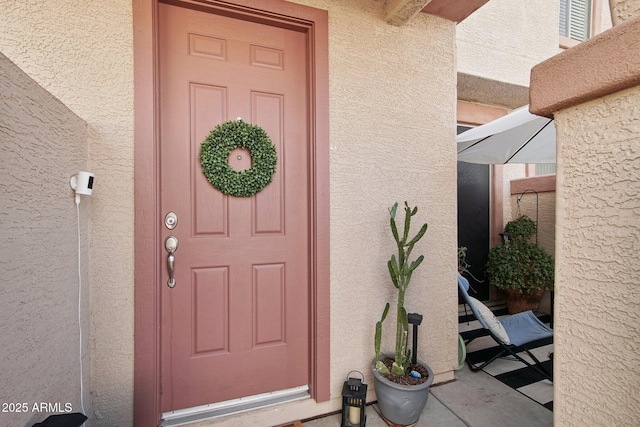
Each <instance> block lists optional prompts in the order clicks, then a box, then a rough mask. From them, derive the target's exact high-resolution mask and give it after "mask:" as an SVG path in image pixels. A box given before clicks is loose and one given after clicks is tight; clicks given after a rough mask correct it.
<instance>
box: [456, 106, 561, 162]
mask: <svg viewBox="0 0 640 427" xmlns="http://www.w3.org/2000/svg"><path fill="white" fill-rule="evenodd" d="M457 142H458V161H461V162H467V163H480V164H489V165H491V164H504V163H555V162H556V127H555V125H554V124H553V120H552V119H549V118H546V117H540V116H536V115H534V114H531V113H530V112H529V106H528V105H526V106H524V107H522V108H519V109H517V110H515V111H513V112H512V113H510V114H507V115H506V116H503V117H500V118H499V119H496V120H494V121H492V122H489V123H487V124H484V125H482V126H478V127H475V128H472V129H469V130H468V131H466V132H462V133H461V134H460V135H458V138H457Z"/></svg>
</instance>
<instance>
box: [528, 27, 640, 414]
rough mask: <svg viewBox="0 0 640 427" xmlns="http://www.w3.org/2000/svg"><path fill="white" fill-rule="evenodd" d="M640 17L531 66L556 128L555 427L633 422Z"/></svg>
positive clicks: (639, 317) (638, 345) (534, 104)
mask: <svg viewBox="0 0 640 427" xmlns="http://www.w3.org/2000/svg"><path fill="white" fill-rule="evenodd" d="M639 46H640V20H638V19H637V18H633V19H631V20H629V21H627V22H625V23H623V24H620V25H618V26H616V27H614V28H613V29H612V30H609V31H608V32H605V33H603V34H601V35H600V36H597V37H596V38H594V39H591V40H589V41H587V42H584V43H583V44H581V45H579V46H577V47H574V48H571V49H569V50H567V51H565V52H564V53H562V54H561V55H558V56H557V57H555V58H552V59H550V60H549V61H547V62H545V63H542V64H540V65H539V66H537V67H535V68H534V69H533V71H532V76H531V94H530V95H531V111H532V112H533V113H536V114H544V115H553V116H554V117H555V121H556V128H557V139H558V140H557V142H558V143H557V212H556V288H555V289H556V298H555V304H556V305H555V324H554V326H555V357H554V363H555V366H554V424H555V425H559V426H586V425H600V426H604V425H608V426H613V425H635V424H637V422H638V419H640V373H639V371H638V362H640V356H639V354H640V329H638V325H639V324H640V282H639V281H638V277H640V262H639V261H640V259H639V255H638V254H639V253H640V202H639V201H638V194H640V86H638V84H639V82H640V80H639V79H640V62H639V61H638V54H637V53H638V47H639Z"/></svg>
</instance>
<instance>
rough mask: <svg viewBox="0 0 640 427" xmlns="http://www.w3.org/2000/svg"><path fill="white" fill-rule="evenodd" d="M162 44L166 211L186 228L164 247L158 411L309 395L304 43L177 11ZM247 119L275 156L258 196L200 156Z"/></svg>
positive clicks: (163, 17)
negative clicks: (226, 128) (238, 188)
mask: <svg viewBox="0 0 640 427" xmlns="http://www.w3.org/2000/svg"><path fill="white" fill-rule="evenodd" d="M158 33H159V39H158V45H159V70H160V75H159V79H160V152H159V157H160V199H161V200H160V206H161V214H162V217H164V216H165V215H166V214H167V213H168V212H174V213H175V214H176V216H177V221H178V222H177V226H176V227H175V228H174V229H172V230H171V229H168V228H167V227H166V226H165V224H164V222H163V224H162V226H161V229H162V239H161V240H162V241H163V242H164V240H165V238H167V237H168V236H170V235H172V236H175V237H176V238H177V240H178V248H177V250H176V252H175V254H174V256H175V279H176V283H175V287H174V288H169V287H168V286H166V284H165V283H166V281H167V279H168V273H167V264H166V261H165V260H163V262H162V264H161V265H162V268H163V276H162V277H163V285H162V293H161V298H162V303H161V307H162V330H161V341H162V343H161V345H162V353H161V375H162V379H161V381H162V398H161V406H162V407H161V410H162V411H163V412H167V411H172V410H175V409H182V408H189V407H194V406H199V405H203V404H208V403H213V402H220V401H225V400H229V399H234V398H238V397H243V396H249V395H254V394H258V393H264V392H269V391H275V390H281V389H287V388H292V387H296V386H300V385H306V384H308V382H309V274H310V273H309V258H310V250H309V209H310V203H309V194H308V192H309V190H308V188H309V185H308V181H309V173H308V172H309V171H308V164H309V151H308V150H309V141H308V138H309V131H308V120H309V118H308V114H309V113H308V102H307V96H308V95H307V92H308V90H307V89H308V84H309V83H308V75H307V64H306V58H307V52H306V49H307V47H306V41H305V35H304V34H303V33H301V32H296V31H292V30H287V29H283V28H276V27H273V26H269V25H265V24H260V23H256V22H248V21H243V20H239V19H234V18H230V17H225V16H218V15H215V14H212V13H208V12H206V11H199V10H190V9H186V8H181V7H177V6H173V5H167V4H160V8H159V17H158ZM237 117H241V118H242V119H243V120H244V121H246V122H249V123H253V124H257V125H259V126H261V127H262V128H263V129H264V130H265V131H266V132H267V134H268V135H269V136H270V138H271V140H272V141H273V143H274V144H275V145H276V149H277V154H278V163H277V171H276V174H275V176H274V179H273V181H272V183H271V184H269V185H268V186H267V187H266V188H265V189H264V190H263V191H261V192H260V193H258V194H257V195H255V196H253V197H250V198H237V197H231V196H227V195H224V194H222V193H221V192H220V191H218V190H217V189H215V188H213V187H212V186H211V184H209V182H208V181H207V180H206V178H205V176H204V175H203V173H202V169H201V167H200V162H199V158H198V154H199V150H200V144H201V142H202V141H203V140H204V139H205V137H206V136H207V135H208V134H209V132H210V131H211V130H212V129H213V128H214V127H215V126H216V125H217V124H219V123H222V122H224V121H226V120H235V119H236V118H237ZM236 154H238V155H241V156H244V160H243V161H244V162H246V161H247V158H246V153H236ZM236 154H234V156H233V160H236V159H237V158H236ZM231 164H232V166H233V163H231ZM248 164H249V165H250V163H248ZM245 166H246V164H245ZM238 167H239V166H238ZM161 253H162V256H163V257H164V258H165V259H166V257H167V255H168V254H167V252H165V251H164V248H163V249H162V251H161Z"/></svg>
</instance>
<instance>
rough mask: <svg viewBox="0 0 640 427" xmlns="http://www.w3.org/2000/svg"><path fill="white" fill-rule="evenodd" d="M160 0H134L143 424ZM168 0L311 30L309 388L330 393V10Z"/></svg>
mask: <svg viewBox="0 0 640 427" xmlns="http://www.w3.org/2000/svg"><path fill="white" fill-rule="evenodd" d="M159 2H160V0H132V3H133V32H134V34H133V52H134V58H133V60H134V138H135V142H134V167H135V170H134V197H135V233H134V238H135V243H134V248H135V289H134V296H135V340H134V343H135V350H134V418H135V424H136V425H157V424H158V423H159V421H160V416H161V412H160V393H161V382H160V354H161V347H160V345H161V342H160V341H161V334H160V331H161V321H160V319H161V316H160V315H161V312H160V308H161V304H160V302H161V301H160V286H161V280H160V268H161V267H162V263H161V261H162V259H161V257H162V252H161V246H162V243H161V238H160V232H161V229H160V226H161V222H162V212H160V211H159V203H158V202H159V198H160V195H159V182H160V180H159V174H160V168H159V157H158V135H159V133H160V132H159V115H158V111H159V99H158V94H159V85H158V62H157V16H158V3H159ZM165 2H166V3H170V4H176V5H180V6H186V7H192V8H196V9H200V10H206V11H210V12H213V13H217V14H221V15H224V16H229V17H234V18H239V19H244V20H250V21H253V22H260V23H263V24H267V25H273V26H277V27H282V28H287V29H290V30H294V31H300V32H303V33H305V34H306V35H307V37H306V40H307V55H308V58H307V64H308V69H307V72H308V81H309V93H308V95H309V96H308V103H309V108H308V111H309V135H308V137H309V142H310V150H309V183H308V185H309V195H310V197H309V204H310V206H309V212H310V221H309V224H310V225H309V254H310V255H309V257H310V259H309V265H310V267H309V278H310V289H309V316H310V319H309V321H310V322H309V324H310V327H309V341H310V343H309V344H310V346H309V356H310V357H309V360H310V367H309V390H310V394H311V397H312V398H314V399H315V400H316V401H318V402H322V401H326V400H329V397H330V389H329V387H330V384H329V380H330V378H329V374H330V371H329V368H330V365H329V358H330V349H329V345H330V341H329V340H330V338H329V337H330V329H329V306H330V299H329V286H330V275H329V60H328V56H329V55H328V31H329V30H328V12H327V11H326V10H320V9H314V8H311V7H308V6H303V5H298V4H295V3H289V2H286V1H284V0H234V1H233V4H231V3H230V2H229V1H223V0H167V1H165Z"/></svg>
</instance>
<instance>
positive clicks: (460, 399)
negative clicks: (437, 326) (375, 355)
mask: <svg viewBox="0 0 640 427" xmlns="http://www.w3.org/2000/svg"><path fill="white" fill-rule="evenodd" d="M456 379H457V380H456V381H454V382H450V383H447V384H443V385H440V386H435V387H431V395H430V396H429V400H428V401H427V406H426V408H425V410H424V411H423V413H422V415H421V416H420V419H419V420H418V422H417V423H416V424H415V426H416V427H465V426H469V427H496V426H501V427H510V426H513V427H548V426H552V425H553V413H552V412H551V411H549V410H548V409H546V408H544V407H542V406H541V405H539V404H538V403H536V402H534V401H533V400H531V399H529V398H528V397H526V396H524V395H522V394H520V393H518V392H517V391H516V390H513V389H512V388H510V387H508V386H506V385H505V384H502V383H501V382H500V381H498V380H496V379H495V378H492V377H491V376H489V375H487V374H485V373H484V372H471V371H470V370H469V368H468V367H467V366H465V367H464V369H462V370H461V371H458V372H456ZM340 421H341V416H340V414H337V415H330V416H327V417H324V418H319V419H315V420H312V421H307V422H305V423H303V425H304V427H337V426H339V425H340ZM367 427H387V424H386V423H385V422H384V421H383V420H382V418H380V416H379V415H378V414H377V413H376V411H375V410H374V408H372V407H371V406H367Z"/></svg>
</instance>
